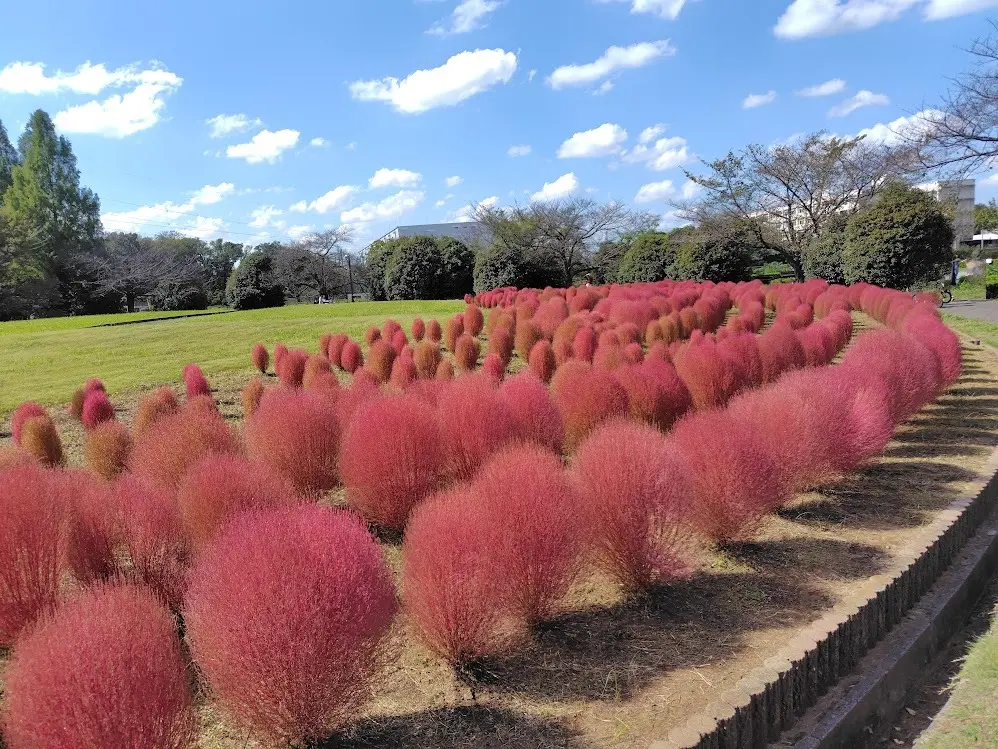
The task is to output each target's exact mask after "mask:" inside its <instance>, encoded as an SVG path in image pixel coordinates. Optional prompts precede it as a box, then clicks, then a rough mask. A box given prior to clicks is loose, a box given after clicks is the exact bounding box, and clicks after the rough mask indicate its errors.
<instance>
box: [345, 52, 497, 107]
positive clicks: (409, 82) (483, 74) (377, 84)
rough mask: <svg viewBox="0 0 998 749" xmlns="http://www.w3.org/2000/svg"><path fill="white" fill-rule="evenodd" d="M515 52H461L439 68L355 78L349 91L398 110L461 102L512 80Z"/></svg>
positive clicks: (363, 98)
mask: <svg viewBox="0 0 998 749" xmlns="http://www.w3.org/2000/svg"><path fill="white" fill-rule="evenodd" d="M515 72H516V54H515V53H513V52H506V51H505V50H502V49H476V50H475V51H474V52H460V53H458V54H456V55H454V56H453V57H451V58H450V59H449V60H447V62H445V63H444V64H443V65H441V66H440V67H439V68H432V69H430V70H417V71H416V72H414V73H411V74H409V75H408V76H407V77H405V78H403V79H402V80H399V79H398V78H391V77H388V78H382V79H381V80H376V81H356V82H354V83H351V84H350V94H351V96H353V98H355V99H359V100H360V101H383V102H387V103H389V104H391V105H392V106H393V107H395V109H396V110H397V111H399V112H405V113H407V114H420V113H422V112H428V111H429V110H431V109H434V108H436V107H448V106H454V105H455V104H459V103H460V102H462V101H464V100H465V99H468V98H470V97H472V96H474V95H475V94H480V93H482V92H483V91H487V90H488V89H490V88H492V87H493V86H496V85H499V84H505V83H508V82H509V81H510V79H511V78H512V77H513V74H514V73H515Z"/></svg>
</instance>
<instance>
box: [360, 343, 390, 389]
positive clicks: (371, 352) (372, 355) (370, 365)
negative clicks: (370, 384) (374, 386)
mask: <svg viewBox="0 0 998 749" xmlns="http://www.w3.org/2000/svg"><path fill="white" fill-rule="evenodd" d="M395 356H396V353H395V349H394V348H393V347H392V345H391V343H389V342H388V341H386V340H384V339H379V340H377V341H375V342H374V343H372V344H371V347H370V348H369V349H368V350H367V359H366V361H365V363H364V366H365V367H367V370H368V371H369V372H370V373H371V374H373V375H374V376H375V377H376V378H377V379H378V381H379V382H382V383H384V382H388V380H389V378H391V376H392V364H394V363H395Z"/></svg>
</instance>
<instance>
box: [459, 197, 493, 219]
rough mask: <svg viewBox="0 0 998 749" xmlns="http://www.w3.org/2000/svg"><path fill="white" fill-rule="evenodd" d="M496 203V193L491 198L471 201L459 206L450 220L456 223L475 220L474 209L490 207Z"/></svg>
mask: <svg viewBox="0 0 998 749" xmlns="http://www.w3.org/2000/svg"><path fill="white" fill-rule="evenodd" d="M498 204H499V197H498V196H497V195H493V196H492V197H491V198H486V199H485V200H483V201H481V202H479V203H472V204H470V205H466V206H464V208H461V209H460V210H458V211H457V212H456V213H455V214H454V215H453V216H451V217H450V220H451V221H452V222H454V223H457V224H466V223H468V222H469V221H474V220H475V211H477V210H478V209H479V208H492V207H494V206H496V205H498Z"/></svg>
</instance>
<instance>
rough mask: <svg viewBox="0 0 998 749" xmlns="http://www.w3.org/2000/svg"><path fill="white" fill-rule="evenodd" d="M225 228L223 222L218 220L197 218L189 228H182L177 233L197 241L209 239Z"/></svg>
mask: <svg viewBox="0 0 998 749" xmlns="http://www.w3.org/2000/svg"><path fill="white" fill-rule="evenodd" d="M224 228H225V222H224V221H223V220H222V219H220V218H206V217H205V216H198V217H197V218H196V219H195V220H194V223H193V224H191V225H190V226H184V227H181V228H180V229H178V231H179V232H180V233H181V234H183V235H184V236H185V237H196V238H197V239H211V238H212V237H213V236H215V235H216V234H218V233H219V232H220V231H222V229H224Z"/></svg>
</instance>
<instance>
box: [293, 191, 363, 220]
mask: <svg viewBox="0 0 998 749" xmlns="http://www.w3.org/2000/svg"><path fill="white" fill-rule="evenodd" d="M356 192H357V188H356V187H354V186H353V185H340V186H339V187H334V188H333V189H332V190H330V191H329V192H327V193H326V194H325V195H321V196H319V197H318V198H316V199H315V200H313V201H312V202H311V203H309V204H308V209H309V210H310V211H315V212H316V213H328V212H329V211H332V210H335V209H337V208H342V207H343V204H344V203H345V202H346V201H347V200H348V199H349V198H350V196H351V195H353V194H354V193H356ZM302 202H304V201H302ZM296 205H300V204H296ZM292 210H294V206H293V207H292ZM296 212H297V211H296Z"/></svg>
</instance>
